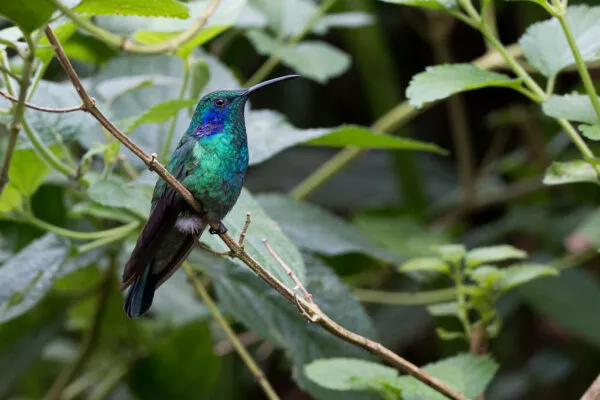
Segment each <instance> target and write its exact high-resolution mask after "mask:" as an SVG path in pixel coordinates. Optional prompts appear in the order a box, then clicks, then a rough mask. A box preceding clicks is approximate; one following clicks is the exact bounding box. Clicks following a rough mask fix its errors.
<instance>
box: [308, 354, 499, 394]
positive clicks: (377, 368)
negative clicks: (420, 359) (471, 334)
mask: <svg viewBox="0 0 600 400" xmlns="http://www.w3.org/2000/svg"><path fill="white" fill-rule="evenodd" d="M497 369H498V364H497V363H496V362H495V361H494V360H493V359H492V358H491V357H489V356H483V357H480V356H476V355H473V354H460V355H457V356H455V357H451V358H447V359H444V360H441V361H439V362H436V363H432V364H428V365H426V366H424V367H423V370H424V371H425V372H427V373H429V374H430V375H432V376H434V377H436V378H438V379H440V380H441V381H443V382H444V383H446V384H447V385H449V386H450V387H452V388H454V389H456V390H458V391H459V392H461V393H463V394H464V395H465V396H466V397H468V398H475V397H477V396H478V395H480V394H481V393H482V392H483V391H484V390H485V387H486V386H487V385H488V383H489V382H490V381H491V380H492V378H493V376H494V373H495V372H496V370H497ZM306 372H307V375H308V376H309V377H311V379H315V381H316V382H318V383H319V384H321V385H323V386H324V387H327V388H330V389H335V390H359V389H361V388H362V389H365V387H364V385H363V382H364V381H370V380H373V381H382V380H383V381H385V384H386V385H389V386H391V387H394V388H396V389H397V390H398V391H399V392H400V393H401V394H402V399H403V400H426V399H427V400H438V399H442V400H445V399H446V397H445V396H443V395H442V394H440V393H438V392H436V391H434V390H433V389H431V388H429V387H428V386H426V385H425V384H423V383H421V382H419V381H418V380H417V379H415V378H413V377H409V376H401V377H398V376H397V374H398V372H397V370H395V369H393V368H389V367H385V366H382V365H379V364H376V363H366V362H364V361H361V360H351V359H342V358H331V359H325V360H318V361H315V362H313V363H311V364H309V365H308V366H307V367H306Z"/></svg>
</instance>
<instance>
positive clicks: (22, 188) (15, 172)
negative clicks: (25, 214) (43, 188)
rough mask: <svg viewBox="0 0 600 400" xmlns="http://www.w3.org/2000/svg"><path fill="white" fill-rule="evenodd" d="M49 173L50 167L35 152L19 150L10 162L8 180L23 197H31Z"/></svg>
mask: <svg viewBox="0 0 600 400" xmlns="http://www.w3.org/2000/svg"><path fill="white" fill-rule="evenodd" d="M48 172H50V167H48V166H47V165H46V163H45V162H44V161H42V160H41V159H40V158H39V157H38V155H37V154H36V153H35V152H34V151H33V150H29V149H24V150H17V151H15V152H14V154H13V158H12V160H11V162H10V168H9V169H8V178H9V179H10V182H12V184H13V186H14V187H15V188H16V189H17V190H18V191H19V192H20V193H21V194H22V195H23V196H25V197H31V195H32V194H34V193H35V191H36V190H37V189H38V188H39V187H40V185H41V184H42V182H43V181H44V178H45V177H46V175H47V174H48Z"/></svg>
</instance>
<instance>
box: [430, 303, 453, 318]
mask: <svg viewBox="0 0 600 400" xmlns="http://www.w3.org/2000/svg"><path fill="white" fill-rule="evenodd" d="M427 312H428V313H429V314H431V315H433V316H434V317H456V316H458V303H457V302H456V301H450V302H447V303H438V304H432V305H429V306H427Z"/></svg>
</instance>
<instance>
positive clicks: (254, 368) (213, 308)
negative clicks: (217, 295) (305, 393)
mask: <svg viewBox="0 0 600 400" xmlns="http://www.w3.org/2000/svg"><path fill="white" fill-rule="evenodd" d="M183 270H184V271H185V273H186V275H187V276H188V279H189V280H190V282H191V283H192V286H193V287H194V290H195V291H196V293H197V294H198V296H200V298H201V299H202V302H203V303H204V304H205V305H206V307H207V308H208V310H209V311H210V313H211V314H212V316H213V317H214V318H215V320H216V321H217V324H219V326H220V327H221V329H223V331H224V332H225V335H226V336H227V338H228V339H229V341H230V342H231V345H232V346H233V348H234V349H235V350H236V351H237V353H238V354H239V356H240V358H241V359H242V361H243V362H244V364H246V367H248V369H249V370H250V372H252V375H254V377H255V378H256V380H257V381H258V384H259V385H260V387H261V388H262V390H263V391H264V392H265V395H266V396H267V398H268V399H270V400H279V396H278V395H277V393H276V392H275V390H274V389H273V387H272V386H271V384H270V383H269V381H268V380H267V377H266V376H265V374H264V373H263V372H262V370H261V369H260V367H259V366H258V364H256V361H254V359H253V358H252V356H251V355H250V353H248V350H246V348H245V347H244V345H243V344H242V343H241V342H240V340H239V339H238V337H237V335H236V334H235V332H234V331H233V329H232V328H231V326H230V325H229V323H228V322H227V320H226V319H225V317H224V316H223V314H221V311H219V308H218V307H217V305H216V304H215V302H214V301H213V299H212V298H211V297H210V294H208V291H207V290H206V288H205V287H204V285H203V284H202V282H200V280H199V279H198V277H197V276H196V273H195V272H194V271H193V270H192V268H191V266H190V264H189V263H188V262H187V261H186V262H184V263H183Z"/></svg>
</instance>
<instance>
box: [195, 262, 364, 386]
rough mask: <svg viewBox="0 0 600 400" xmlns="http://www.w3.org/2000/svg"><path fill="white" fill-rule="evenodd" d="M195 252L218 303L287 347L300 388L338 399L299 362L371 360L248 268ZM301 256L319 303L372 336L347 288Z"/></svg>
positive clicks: (345, 323) (353, 328) (308, 283)
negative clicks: (311, 321) (312, 321)
mask: <svg viewBox="0 0 600 400" xmlns="http://www.w3.org/2000/svg"><path fill="white" fill-rule="evenodd" d="M195 256H196V257H198V258H197V259H196V261H198V262H200V263H201V264H202V265H203V266H205V267H206V268H208V272H209V273H210V274H211V275H212V277H213V278H214V279H215V289H216V293H217V297H218V300H219V304H220V305H221V307H222V308H223V309H224V310H225V311H226V312H227V313H229V314H231V315H232V316H233V317H235V318H236V319H237V320H238V321H240V322H242V323H243V324H244V325H246V326H247V327H248V328H250V329H251V330H253V331H255V332H257V333H258V334H259V335H261V336H262V337H264V338H265V339H267V340H268V341H269V342H271V343H272V344H273V345H274V346H276V347H278V348H282V349H284V350H286V352H287V353H288V355H289V356H290V357H291V359H292V362H293V364H294V365H295V367H296V368H297V370H298V371H299V373H300V375H299V376H298V375H296V379H297V380H298V382H299V384H300V386H301V387H302V388H304V389H305V390H309V391H310V392H311V393H312V394H313V396H315V397H316V398H323V397H324V396H325V395H328V396H330V397H329V398H336V397H335V394H332V393H330V392H327V391H324V389H322V388H319V387H318V386H316V385H313V384H311V383H310V382H309V381H308V380H306V379H305V377H304V374H303V366H304V365H305V364H306V363H308V362H310V361H313V360H315V359H319V358H324V357H341V356H344V357H355V358H370V357H369V355H368V354H367V353H366V352H365V351H364V350H362V349H360V348H358V347H356V346H353V345H350V344H348V343H346V342H344V341H342V340H340V339H338V338H336V337H335V336H333V335H331V334H330V333H328V332H326V331H324V330H323V329H322V328H321V327H320V326H317V325H314V324H312V325H311V324H307V322H306V320H305V319H304V317H302V316H301V315H300V313H299V312H298V309H297V308H296V307H295V306H294V305H293V304H291V303H289V302H288V301H287V300H285V299H283V298H282V297H281V295H279V294H278V293H277V292H276V291H275V290H274V289H272V288H270V287H269V286H267V285H266V284H265V283H264V282H262V281H261V280H260V279H259V278H257V277H256V276H255V275H254V274H253V273H252V272H251V271H249V270H248V268H247V267H240V266H238V265H235V264H233V263H231V262H230V261H228V260H226V259H223V258H215V257H212V256H209V255H207V254H197V255H195ZM305 258H306V261H307V266H308V269H307V275H306V282H305V286H306V288H307V290H308V291H309V292H311V293H312V295H313V296H314V301H315V302H316V303H317V304H318V305H319V307H320V308H321V309H322V310H323V311H324V312H325V313H326V314H327V315H329V316H330V317H331V318H332V319H333V320H335V321H336V322H338V323H339V324H340V325H342V326H344V327H346V328H347V329H350V330H351V331H353V332H356V333H358V334H361V335H363V336H366V337H368V338H371V339H374V338H375V332H374V329H373V327H372V325H371V321H370V320H369V317H368V315H367V314H366V312H365V311H364V309H363V308H362V306H361V305H360V304H359V303H358V302H357V301H356V299H355V298H354V296H353V295H352V294H351V293H350V291H349V290H348V288H347V287H346V286H344V285H343V284H342V283H341V282H340V280H339V279H338V278H337V277H336V276H335V275H334V274H333V273H332V272H331V270H329V268H327V267H325V266H324V265H322V264H321V262H320V261H319V260H318V259H316V258H313V257H310V256H306V257H305ZM299 295H301V294H299ZM331 396H333V397H331Z"/></svg>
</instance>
